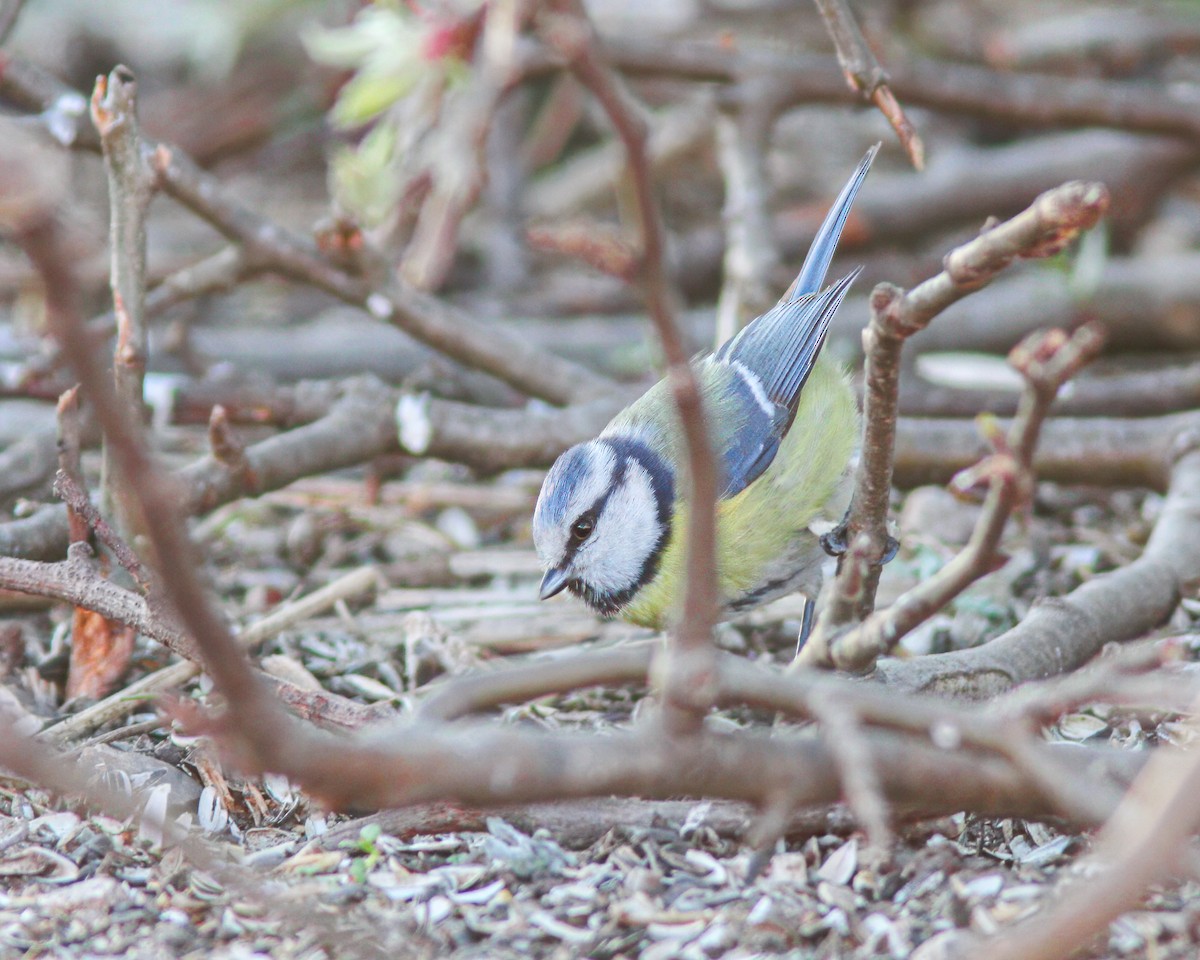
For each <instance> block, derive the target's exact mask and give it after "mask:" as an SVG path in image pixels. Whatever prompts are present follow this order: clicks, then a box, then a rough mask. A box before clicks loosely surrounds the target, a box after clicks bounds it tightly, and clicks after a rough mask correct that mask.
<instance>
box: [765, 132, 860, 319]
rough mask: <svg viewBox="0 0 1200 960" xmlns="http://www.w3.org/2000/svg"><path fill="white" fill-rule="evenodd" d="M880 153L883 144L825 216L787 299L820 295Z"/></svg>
mask: <svg viewBox="0 0 1200 960" xmlns="http://www.w3.org/2000/svg"><path fill="white" fill-rule="evenodd" d="M878 152H879V144H878V143H877V144H875V146H873V147H872V148H871V149H870V150H868V151H867V155H866V156H865V157H863V158H862V160H861V161H860V163H859V164H858V169H857V170H855V171H854V175H853V176H851V177H850V180H849V181H848V182H847V184H846V185H845V186H844V187H842V192H841V193H839V194H838V198H837V200H835V201H834V203H833V206H832V207H831V208H830V209H829V213H827V214H825V222H824V223H822V224H821V229H820V230H818V231H817V235H816V236H815V237H814V238H813V242H812V246H811V247H809V248H808V256H807V257H805V258H804V266H802V267H801V268H800V275H799V276H798V277H796V281H795V283H793V284H792V288H791V289H790V290H789V291H788V293H787V297H786V298H785V299H787V300H794V299H795V298H796V297H802V296H804V295H805V294H806V293H816V292H817V291H818V290H820V289H821V287H822V286H823V285H824V284H825V274H826V272H827V271H828V270H829V262H830V261H831V260H832V259H833V252H834V251H835V250H836V249H837V244H838V238H839V237H841V235H842V228H843V227H844V226H845V225H846V218H847V217H848V216H849V215H850V205H851V204H852V203H854V198H855V196H857V194H858V188H859V187H861V186H862V182H863V180H864V179H865V178H866V176H867V171H868V170H870V169H871V161H872V160H874V159H875V154H877V153H878Z"/></svg>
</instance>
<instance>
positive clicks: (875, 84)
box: [816, 0, 925, 170]
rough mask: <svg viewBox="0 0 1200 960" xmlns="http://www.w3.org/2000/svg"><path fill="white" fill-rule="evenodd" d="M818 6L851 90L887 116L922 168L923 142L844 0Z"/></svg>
mask: <svg viewBox="0 0 1200 960" xmlns="http://www.w3.org/2000/svg"><path fill="white" fill-rule="evenodd" d="M816 4H817V9H818V10H820V11H821V17H822V19H824V21H825V29H826V30H828V31H829V36H830V38H831V39H832V40H833V46H834V48H835V49H836V50H837V58H838V64H839V65H840V66H841V68H842V74H843V75H844V76H845V78H846V83H848V84H849V85H850V89H851V90H854V91H855V92H857V93H858V94H859V95H860V96H862V98H863V99H864V100H869V101H870V102H871V103H873V104H875V106H876V107H878V108H879V112H880V113H882V114H883V115H884V117H886V118H887V122H888V123H890V124H891V126H892V129H893V130H895V131H896V136H897V137H898V138H899V140H900V144H901V146H903V147H904V152H905V153H907V154H908V159H909V161H910V162H911V163H912V165H913V167H915V168H916V169H917V170H924V169H925V145H924V144H923V143H922V142H921V138H920V137H919V136H918V135H917V131H916V130H915V129H914V128H913V125H912V123H911V122H910V121H909V119H908V117H906V116H905V115H904V110H903V108H902V107H901V106H900V104H899V103H897V102H896V95H895V94H894V93H892V91H891V88H890V87H889V86H888V76H887V74H886V73H885V72H884V69H883V67H881V66H880V65H879V61H878V60H876V59H875V54H874V53H873V52H872V51H871V48H870V47H869V46H867V41H866V38H865V37H863V35H862V31H861V30H859V29H858V24H857V23H856V22H855V20H854V16H853V14H851V13H850V10H849V9H848V8H847V6H846V4H845V2H844V0H816Z"/></svg>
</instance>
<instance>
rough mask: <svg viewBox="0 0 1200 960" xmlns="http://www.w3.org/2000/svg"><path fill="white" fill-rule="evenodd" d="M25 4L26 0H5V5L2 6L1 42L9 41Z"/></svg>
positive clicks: (0, 16)
mask: <svg viewBox="0 0 1200 960" xmlns="http://www.w3.org/2000/svg"><path fill="white" fill-rule="evenodd" d="M24 6H25V0H5V2H4V6H3V7H2V8H0V44H4V43H7V42H8V37H9V34H11V33H12V31H13V27H15V26H16V25H17V20H19V19H20V17H21V8H22V7H24Z"/></svg>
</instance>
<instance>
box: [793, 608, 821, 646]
mask: <svg viewBox="0 0 1200 960" xmlns="http://www.w3.org/2000/svg"><path fill="white" fill-rule="evenodd" d="M816 612H817V601H816V600H815V599H814V598H812V597H805V598H804V613H803V614H801V618H802V619H801V620H800V634H799V636H797V637H796V656H797V657H798V656H800V648H801V647H803V646H804V644H805V643H806V642H807V641H808V635H809V634H810V633H812V628H813V618H814V615H815V614H816Z"/></svg>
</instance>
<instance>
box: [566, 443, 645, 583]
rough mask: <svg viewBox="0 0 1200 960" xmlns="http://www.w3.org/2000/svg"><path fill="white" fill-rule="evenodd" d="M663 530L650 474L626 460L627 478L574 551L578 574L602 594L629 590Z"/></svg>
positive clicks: (633, 461)
mask: <svg viewBox="0 0 1200 960" xmlns="http://www.w3.org/2000/svg"><path fill="white" fill-rule="evenodd" d="M662 533H663V530H662V525H661V524H660V523H659V522H658V503H657V501H656V500H655V497H654V488H653V486H652V485H651V483H650V474H649V473H647V472H646V469H645V468H644V467H643V466H642V465H641V464H639V463H638V462H637V461H635V460H630V461H627V466H626V474H625V482H624V483H622V484H621V485H620V486H619V487H618V488H617V489H616V490H614V491H613V493H612V496H610V497H609V498H608V502H607V503H606V504H605V505H604V510H603V512H602V513H601V514H600V517H599V518H598V520H597V521H596V529H595V532H594V533H593V534H592V535H591V537H590V538H589V539H588V541H587V543H586V544H584V545H583V546H582V547H581V548H580V550H579V552H578V553H577V554H576V555H575V572H576V575H577V576H579V577H580V578H581V579H582V580H583V581H584V582H585V583H586V584H587V585H588V586H590V587H592V588H593V589H595V590H596V591H597V592H599V593H602V594H616V593H620V592H621V591H623V590H628V589H630V588H631V587H633V586H635V585H637V583H638V581H639V579H640V577H641V574H642V568H643V567H644V566H645V565H646V561H647V559H649V557H650V555H651V554H652V553H653V552H654V548H655V547H656V546H657V545H658V541H659V539H660V538H661V536H662Z"/></svg>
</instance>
